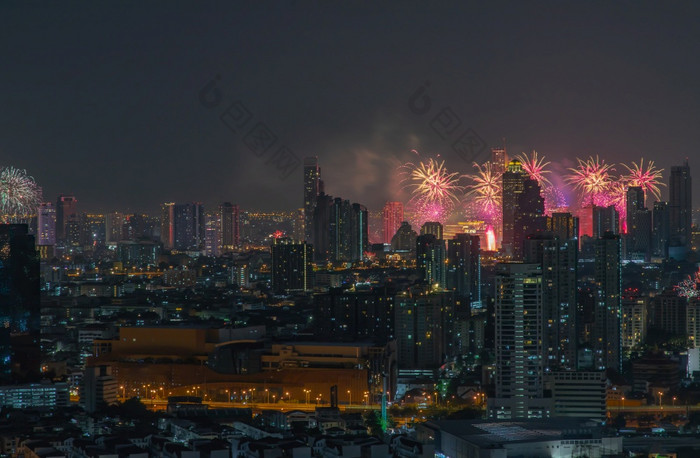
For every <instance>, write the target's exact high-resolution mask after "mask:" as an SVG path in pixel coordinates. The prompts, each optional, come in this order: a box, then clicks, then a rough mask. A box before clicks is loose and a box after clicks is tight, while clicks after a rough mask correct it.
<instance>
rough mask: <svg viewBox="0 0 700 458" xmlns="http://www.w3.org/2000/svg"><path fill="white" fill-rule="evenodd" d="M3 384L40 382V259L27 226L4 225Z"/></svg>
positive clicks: (0, 281) (0, 298) (0, 296)
mask: <svg viewBox="0 0 700 458" xmlns="http://www.w3.org/2000/svg"><path fill="white" fill-rule="evenodd" d="M0 253H2V256H1V261H2V263H1V265H2V268H0V304H1V305H2V306H1V307H0V319H1V320H2V322H3V323H4V326H2V327H1V328H0V381H2V382H3V383H8V382H11V381H14V382H24V381H34V380H38V379H39V366H40V364H41V350H40V305H39V301H40V294H39V257H38V256H37V252H36V247H35V244H34V236H33V235H29V234H28V228H27V225H26V224H0Z"/></svg>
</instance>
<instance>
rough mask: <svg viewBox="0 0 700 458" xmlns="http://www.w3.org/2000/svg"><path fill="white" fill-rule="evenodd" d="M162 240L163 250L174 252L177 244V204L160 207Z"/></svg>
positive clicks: (170, 203) (171, 203)
mask: <svg viewBox="0 0 700 458" xmlns="http://www.w3.org/2000/svg"><path fill="white" fill-rule="evenodd" d="M160 240H161V242H163V248H165V249H166V250H172V249H173V244H174V243H175V203H174V202H166V203H164V204H163V205H161V207H160Z"/></svg>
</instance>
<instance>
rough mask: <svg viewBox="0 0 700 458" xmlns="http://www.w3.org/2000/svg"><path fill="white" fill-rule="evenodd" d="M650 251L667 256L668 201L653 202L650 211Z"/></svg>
mask: <svg viewBox="0 0 700 458" xmlns="http://www.w3.org/2000/svg"><path fill="white" fill-rule="evenodd" d="M652 220H653V225H654V230H653V232H652V253H653V254H654V256H661V257H663V258H667V257H668V242H669V238H670V237H671V228H670V226H671V221H670V212H669V209H668V202H654V210H653V213H652Z"/></svg>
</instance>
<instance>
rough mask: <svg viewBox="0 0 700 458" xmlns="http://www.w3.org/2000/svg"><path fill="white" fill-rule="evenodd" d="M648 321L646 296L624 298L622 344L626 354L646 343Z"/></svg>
mask: <svg viewBox="0 0 700 458" xmlns="http://www.w3.org/2000/svg"><path fill="white" fill-rule="evenodd" d="M647 321H648V320H647V300H646V298H643V297H635V296H631V297H623V298H622V319H621V333H622V335H621V341H622V343H621V345H622V350H623V351H624V352H625V353H626V354H629V352H630V351H632V349H633V348H635V347H638V346H639V345H641V344H642V343H644V339H646V335H647Z"/></svg>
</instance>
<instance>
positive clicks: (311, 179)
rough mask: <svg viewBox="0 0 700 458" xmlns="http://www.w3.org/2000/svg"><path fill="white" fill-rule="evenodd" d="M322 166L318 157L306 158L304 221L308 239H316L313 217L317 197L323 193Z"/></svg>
mask: <svg viewBox="0 0 700 458" xmlns="http://www.w3.org/2000/svg"><path fill="white" fill-rule="evenodd" d="M320 181H321V168H320V167H319V166H318V158H317V157H315V156H314V157H305V158H304V223H305V227H306V230H305V236H306V241H307V242H308V241H311V240H314V232H313V227H314V225H313V217H314V208H315V207H316V197H317V196H318V195H319V194H321V192H322V190H321V185H320Z"/></svg>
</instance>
